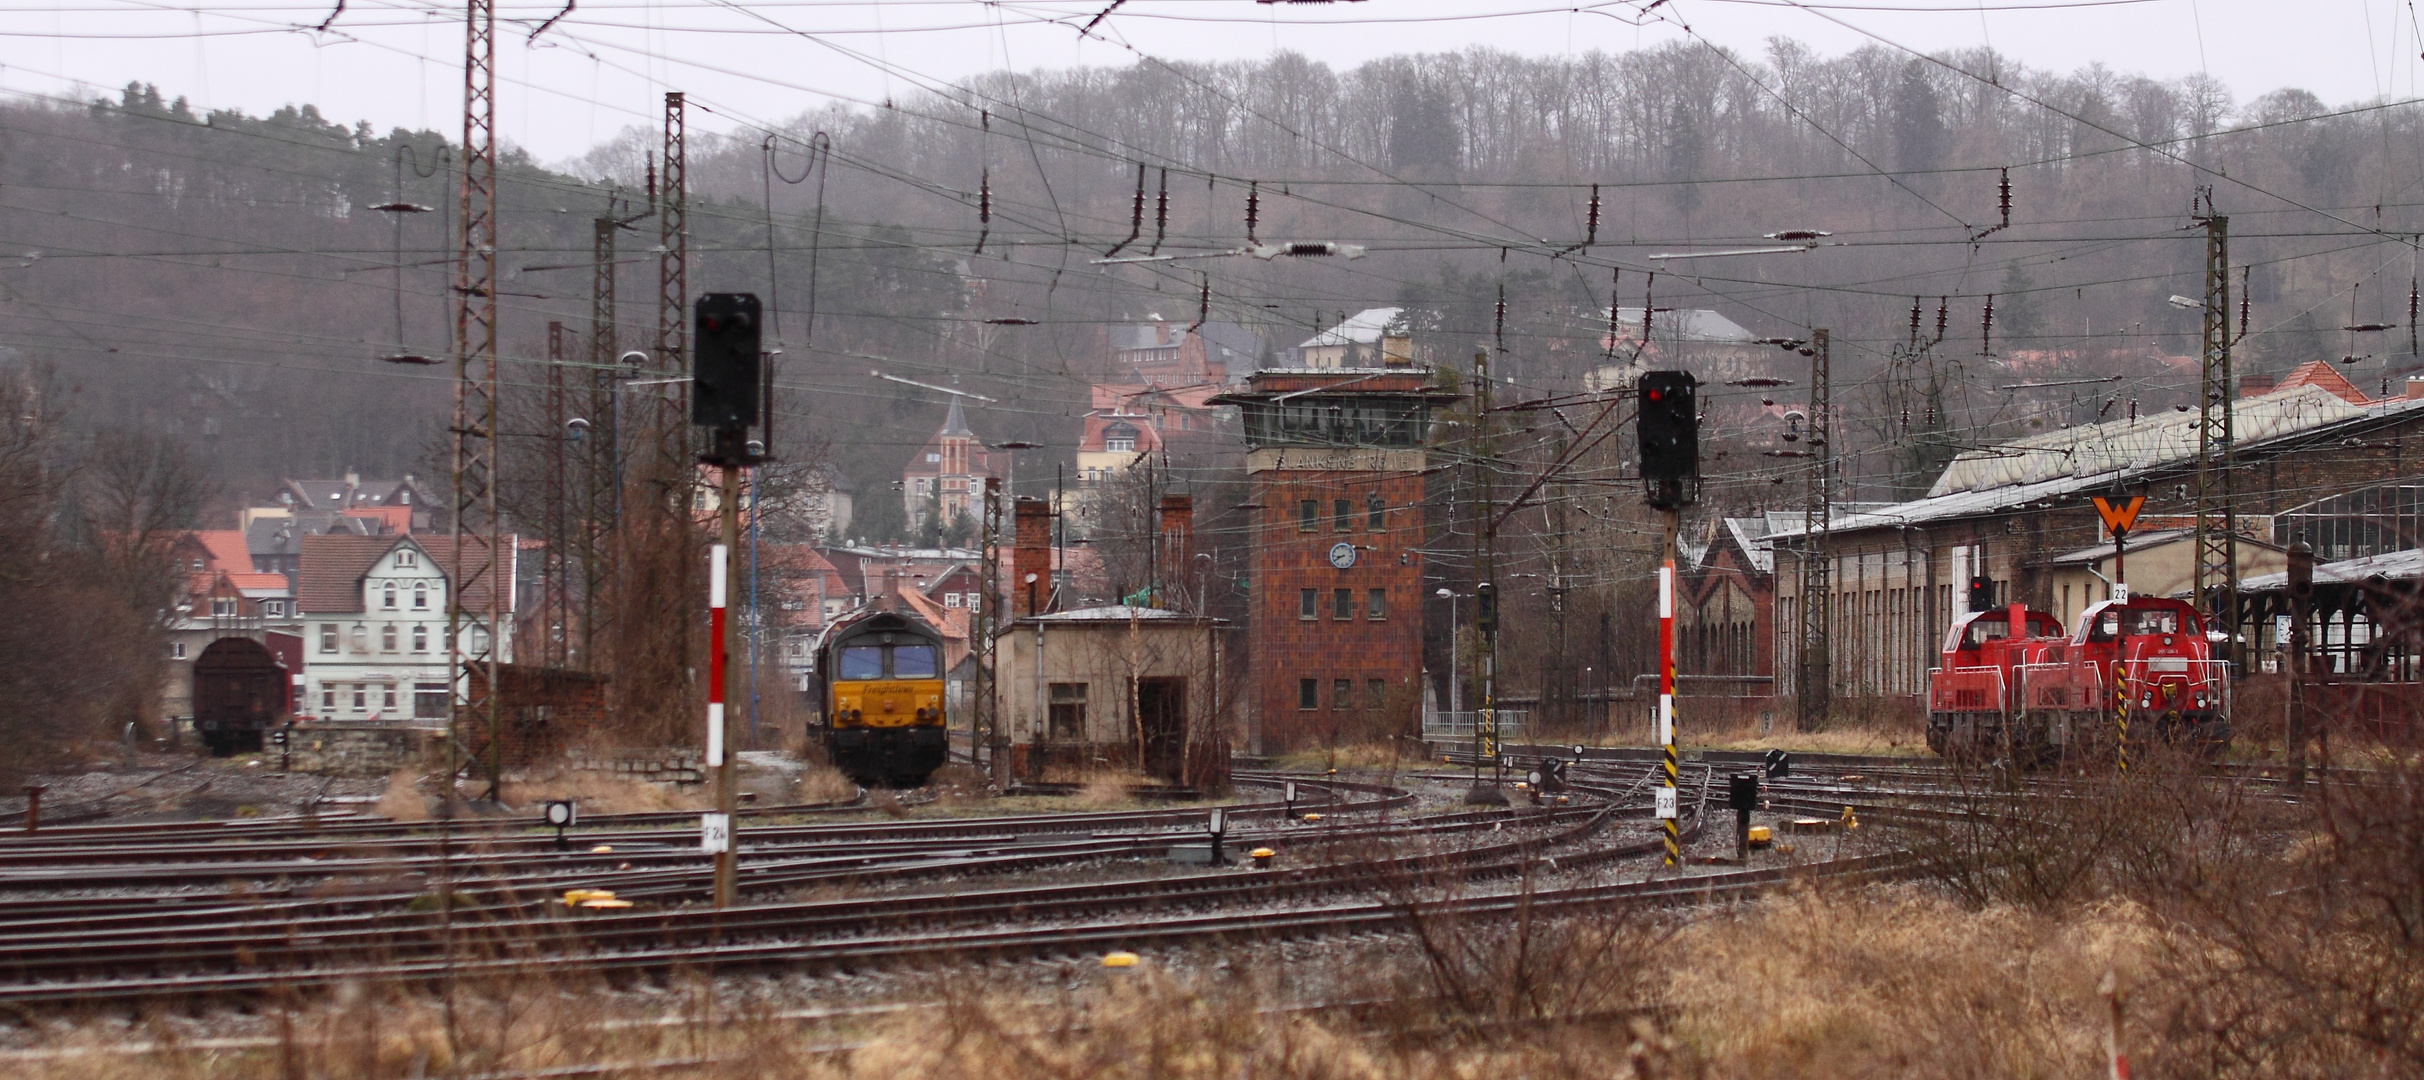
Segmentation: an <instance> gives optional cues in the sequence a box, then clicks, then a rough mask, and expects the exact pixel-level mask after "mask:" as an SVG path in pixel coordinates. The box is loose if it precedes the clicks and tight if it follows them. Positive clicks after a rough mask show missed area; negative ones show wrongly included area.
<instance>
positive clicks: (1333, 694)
mask: <svg viewBox="0 0 2424 1080" xmlns="http://www.w3.org/2000/svg"><path fill="white" fill-rule="evenodd" d="M1330 707H1331V708H1333V709H1352V708H1354V707H1355V680H1353V679H1332V680H1330Z"/></svg>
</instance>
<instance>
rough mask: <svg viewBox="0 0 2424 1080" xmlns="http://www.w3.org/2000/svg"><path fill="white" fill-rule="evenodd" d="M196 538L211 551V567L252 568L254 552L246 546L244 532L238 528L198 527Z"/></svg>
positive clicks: (245, 569)
mask: <svg viewBox="0 0 2424 1080" xmlns="http://www.w3.org/2000/svg"><path fill="white" fill-rule="evenodd" d="M194 539H195V540H197V541H199V542H200V543H201V544H202V549H203V550H204V551H206V552H208V553H209V555H208V558H209V559H210V567H209V568H210V569H212V570H243V571H249V570H251V569H252V552H251V551H250V550H248V549H246V548H245V546H244V534H243V532H241V531H239V530H236V529H196V530H194Z"/></svg>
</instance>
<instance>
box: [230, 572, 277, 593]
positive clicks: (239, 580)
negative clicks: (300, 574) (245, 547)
mask: <svg viewBox="0 0 2424 1080" xmlns="http://www.w3.org/2000/svg"><path fill="white" fill-rule="evenodd" d="M227 580H228V581H229V583H231V584H233V585H235V587H237V588H239V589H277V590H279V591H281V592H283V591H285V589H286V575H284V574H255V573H252V572H250V571H247V572H244V573H230V574H228V575H227Z"/></svg>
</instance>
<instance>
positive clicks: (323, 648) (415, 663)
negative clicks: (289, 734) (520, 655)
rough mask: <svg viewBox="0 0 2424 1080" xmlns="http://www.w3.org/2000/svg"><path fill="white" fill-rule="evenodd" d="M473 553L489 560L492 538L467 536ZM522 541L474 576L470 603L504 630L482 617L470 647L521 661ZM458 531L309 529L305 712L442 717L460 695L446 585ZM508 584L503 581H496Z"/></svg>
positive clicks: (401, 719)
mask: <svg viewBox="0 0 2424 1080" xmlns="http://www.w3.org/2000/svg"><path fill="white" fill-rule="evenodd" d="M463 543H464V560H465V562H466V563H468V564H471V565H469V566H466V567H465V574H466V576H469V575H470V573H471V569H472V566H476V565H477V564H478V563H480V562H483V561H485V559H484V553H483V551H482V550H481V549H483V548H484V547H485V546H486V543H485V541H483V540H480V539H479V538H476V537H466V538H464V541H463ZM520 550H521V545H520V544H519V543H518V542H509V543H507V544H506V545H504V550H503V551H501V552H499V561H500V562H501V564H502V565H499V566H496V567H495V568H494V569H493V570H491V571H489V572H486V573H482V574H480V575H479V576H478V577H476V578H475V579H473V580H472V582H471V584H470V587H469V588H468V589H467V590H466V591H465V593H464V597H463V600H464V606H465V607H466V609H468V610H472V611H480V612H487V613H490V614H492V615H493V616H494V620H495V623H496V625H497V627H498V631H499V632H498V639H497V640H494V641H491V640H490V637H489V635H488V632H487V630H486V628H485V627H482V626H479V625H476V624H475V625H474V626H473V628H472V632H471V633H470V634H469V635H467V637H468V638H469V640H468V641H466V642H465V643H464V645H465V648H466V649H467V650H468V651H469V653H470V654H471V655H473V656H481V655H484V654H486V653H488V652H489V650H490V648H491V647H492V646H493V647H494V648H495V650H496V658H497V660H498V661H499V662H500V663H511V662H513V625H514V611H515V603H514V599H515V598H514V592H515V590H514V588H513V587H512V584H511V583H512V582H514V581H515V580H517V578H518V577H519V573H518V571H519V566H518V561H519V560H518V556H519V553H520ZM454 551H455V549H454V540H453V538H452V537H449V536H347V535H319V536H306V537H304V538H303V560H302V563H303V565H302V571H301V574H300V576H299V579H298V581H297V587H296V601H297V603H298V604H299V605H300V608H301V611H302V619H303V671H302V678H301V679H300V680H299V681H298V683H297V685H298V686H300V687H301V688H302V692H301V696H302V699H303V700H302V705H301V707H300V708H298V709H297V710H296V711H297V712H298V713H299V714H305V715H310V716H315V717H318V718H321V719H334V720H387V721H395V722H398V723H421V724H443V723H445V721H446V716H447V713H448V711H449V703H450V701H451V700H452V698H451V694H452V682H453V676H454V665H455V657H454V656H453V655H452V651H451V650H450V648H449V645H450V642H449V641H448V640H447V602H448V601H447V590H448V589H449V587H450V586H451V579H450V576H449V569H450V568H451V567H452V566H453V565H454V562H455V559H454ZM500 583H502V584H503V587H502V588H497V587H496V586H498V585H499V584H500Z"/></svg>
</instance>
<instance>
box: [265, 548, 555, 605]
mask: <svg viewBox="0 0 2424 1080" xmlns="http://www.w3.org/2000/svg"><path fill="white" fill-rule="evenodd" d="M302 539H303V556H302V564H303V565H302V569H301V570H300V571H299V573H298V574H297V576H296V581H295V607H296V610H298V611H301V612H303V613H305V614H318V613H323V612H330V613H335V612H355V611H360V610H362V578H363V576H364V575H366V574H368V573H369V572H370V568H371V567H372V566H374V565H377V563H378V561H379V558H380V557H381V556H383V555H386V554H387V553H388V552H390V551H393V550H395V549H396V548H398V547H401V546H405V545H410V546H412V547H415V548H418V549H419V550H420V551H421V552H423V554H424V556H425V557H426V558H428V559H429V560H430V564H431V565H433V566H436V567H437V568H438V569H439V570H441V571H449V573H448V575H447V576H448V577H449V578H451V577H452V576H453V575H452V573H451V569H452V567H453V566H454V538H453V537H450V536H351V535H346V534H341V533H339V534H327V535H313V536H305V537H303V538H302ZM464 543H465V547H466V549H467V550H466V551H465V552H464V557H465V559H466V560H469V561H472V562H474V563H476V562H477V560H478V559H479V557H480V556H479V554H478V552H479V551H480V549H482V548H484V547H486V546H487V541H485V540H482V539H480V538H478V537H466V538H465V542H464ZM502 555H503V559H502V562H503V565H501V566H498V567H497V568H496V569H495V571H494V572H491V573H487V574H483V575H481V576H480V578H479V580H477V581H474V582H472V583H471V585H470V587H468V588H466V589H465V590H464V591H463V604H464V606H465V607H466V608H469V609H472V610H479V609H483V608H486V607H487V606H488V605H489V603H490V600H491V593H492V587H493V586H494V585H495V583H496V582H497V581H499V580H506V581H510V580H511V579H512V576H513V549H512V548H510V547H509V548H507V550H506V551H505V552H503V553H502ZM512 595H513V592H512V590H511V589H510V588H508V589H507V590H506V601H507V602H506V603H505V604H504V605H503V607H502V609H501V610H503V611H505V612H508V613H510V612H511V611H512V610H513V605H512Z"/></svg>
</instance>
